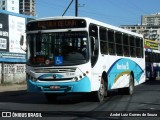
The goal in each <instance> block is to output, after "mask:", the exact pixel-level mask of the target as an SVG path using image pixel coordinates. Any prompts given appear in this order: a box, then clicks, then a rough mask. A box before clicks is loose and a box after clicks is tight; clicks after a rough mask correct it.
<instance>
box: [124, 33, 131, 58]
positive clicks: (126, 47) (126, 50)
mask: <svg viewBox="0 0 160 120" xmlns="http://www.w3.org/2000/svg"><path fill="white" fill-rule="evenodd" d="M128 38H129V37H128V35H127V34H123V54H124V56H127V57H128V56H130V49H129V39H128Z"/></svg>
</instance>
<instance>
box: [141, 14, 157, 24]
mask: <svg viewBox="0 0 160 120" xmlns="http://www.w3.org/2000/svg"><path fill="white" fill-rule="evenodd" d="M141 22H142V25H147V26H160V13H157V14H151V15H143V16H142V18H141Z"/></svg>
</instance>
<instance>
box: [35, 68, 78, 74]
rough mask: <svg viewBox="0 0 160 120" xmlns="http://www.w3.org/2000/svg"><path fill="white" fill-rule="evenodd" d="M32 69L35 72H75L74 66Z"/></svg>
mask: <svg viewBox="0 0 160 120" xmlns="http://www.w3.org/2000/svg"><path fill="white" fill-rule="evenodd" d="M34 71H35V72H36V73H67V72H75V71H76V68H37V69H35V70H34Z"/></svg>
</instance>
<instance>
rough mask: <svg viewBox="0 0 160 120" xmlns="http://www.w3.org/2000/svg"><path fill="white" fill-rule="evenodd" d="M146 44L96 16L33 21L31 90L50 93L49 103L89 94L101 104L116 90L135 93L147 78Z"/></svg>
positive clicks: (29, 39) (30, 31) (28, 35)
mask: <svg viewBox="0 0 160 120" xmlns="http://www.w3.org/2000/svg"><path fill="white" fill-rule="evenodd" d="M22 38H23V37H22ZM21 43H22V44H21V45H23V43H24V41H23V39H22V40H21ZM143 48H144V39H143V36H142V35H140V34H137V33H133V32H130V31H127V30H124V29H121V28H118V27H115V26H112V25H109V24H106V23H103V22H100V21H97V20H94V19H91V18H86V17H72V16H70V17H51V18H41V19H37V20H33V21H30V22H28V23H27V26H26V49H27V50H26V51H27V62H26V73H27V78H26V79H27V88H28V91H30V92H41V93H44V94H45V96H46V98H47V100H48V101H49V102H52V101H55V100H56V99H57V97H58V96H60V95H66V94H70V93H76V94H77V93H88V94H90V95H91V96H92V97H93V98H94V100H96V101H98V102H101V101H103V100H104V97H105V96H107V93H108V91H110V90H113V89H118V90H123V91H125V94H129V95H132V94H133V92H134V87H135V86H136V85H139V84H141V83H143V82H145V57H144V54H145V53H144V49H143Z"/></svg>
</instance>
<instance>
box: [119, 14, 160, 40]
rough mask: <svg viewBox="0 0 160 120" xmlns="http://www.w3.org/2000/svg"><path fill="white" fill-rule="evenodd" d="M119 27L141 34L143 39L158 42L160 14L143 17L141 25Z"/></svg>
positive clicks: (159, 38) (159, 36)
mask: <svg viewBox="0 0 160 120" xmlns="http://www.w3.org/2000/svg"><path fill="white" fill-rule="evenodd" d="M120 27H121V28H123V29H126V30H129V31H132V32H136V33H139V34H142V35H143V36H144V38H145V39H150V40H156V41H160V13H157V14H151V15H143V16H142V19H141V25H121V26H120Z"/></svg>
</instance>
